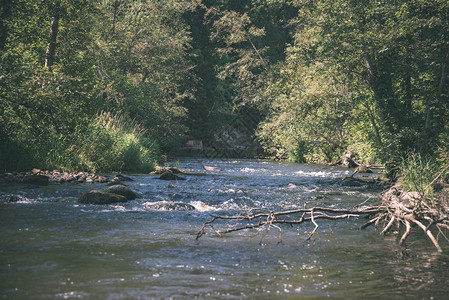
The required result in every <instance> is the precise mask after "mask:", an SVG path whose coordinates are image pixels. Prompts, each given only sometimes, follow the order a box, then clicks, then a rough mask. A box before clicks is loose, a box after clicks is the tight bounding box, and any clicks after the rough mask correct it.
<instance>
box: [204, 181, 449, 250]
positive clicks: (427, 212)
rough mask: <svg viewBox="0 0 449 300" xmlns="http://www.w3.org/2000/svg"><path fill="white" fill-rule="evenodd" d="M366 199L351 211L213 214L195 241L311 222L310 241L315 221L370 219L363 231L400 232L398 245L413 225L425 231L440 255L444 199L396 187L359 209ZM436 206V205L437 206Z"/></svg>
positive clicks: (448, 217) (447, 225) (448, 212)
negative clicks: (377, 201)
mask: <svg viewBox="0 0 449 300" xmlns="http://www.w3.org/2000/svg"><path fill="white" fill-rule="evenodd" d="M442 197H443V196H442ZM367 200H369V199H367ZM367 200H365V201H364V202H363V203H361V204H359V205H357V206H355V207H353V208H351V209H336V208H327V207H312V208H306V207H304V208H302V209H294V210H287V211H279V212H258V213H254V212H252V211H250V212H246V213H243V214H238V215H234V216H219V215H212V216H211V219H210V220H209V221H207V222H205V223H204V224H203V226H202V227H201V229H200V231H199V232H198V233H197V236H196V239H199V238H200V237H202V236H203V235H205V234H206V233H207V232H206V231H207V229H208V228H211V229H212V230H213V231H214V232H215V233H217V234H218V235H220V236H221V235H223V234H227V233H231V232H235V231H241V230H249V229H262V230H263V229H265V230H269V229H271V228H276V229H278V230H281V227H280V226H281V225H283V224H289V225H300V224H302V223H312V224H313V225H314V228H313V230H312V231H311V232H310V233H309V235H308V237H307V240H309V239H310V238H311V237H312V236H313V235H314V233H315V232H316V231H317V229H318V228H319V224H318V222H319V220H321V219H325V220H343V219H348V218H358V217H367V218H368V219H369V220H368V221H367V222H366V223H365V224H363V225H362V226H361V228H362V229H364V228H367V227H369V226H371V225H374V226H375V227H376V228H379V227H380V233H381V234H382V235H385V234H387V233H389V232H391V231H392V228H395V230H394V231H395V232H396V233H397V234H398V238H399V234H400V232H402V235H401V236H400V238H399V245H400V246H405V241H406V239H407V237H408V236H409V234H410V233H411V231H412V226H415V225H416V226H417V227H418V228H419V229H421V230H422V231H423V232H424V234H425V235H426V236H427V237H428V238H429V239H430V241H431V242H432V243H433V245H434V246H435V248H436V249H437V251H439V252H441V251H442V249H441V247H440V245H439V241H438V238H439V237H440V236H442V237H443V238H444V239H446V240H447V241H449V240H448V238H447V237H446V235H445V233H444V231H443V230H446V229H449V209H448V207H447V199H445V198H444V199H443V198H441V199H439V201H438V202H432V200H431V199H427V198H426V197H425V196H424V194H419V193H416V192H405V191H403V190H401V188H400V187H399V186H397V185H396V186H393V187H391V188H390V189H389V190H387V191H386V192H385V193H384V195H383V197H382V201H381V204H380V205H376V206H362V205H363V204H364V203H365V202H367ZM435 203H439V204H438V205H436V204H435ZM219 220H221V221H223V222H225V223H226V224H227V226H226V228H225V229H215V228H214V225H215V224H216V221H219ZM231 224H233V225H231ZM394 225H396V226H394ZM218 226H219V225H218ZM432 231H434V232H435V231H437V232H438V235H437V237H435V235H434V234H433V233H432Z"/></svg>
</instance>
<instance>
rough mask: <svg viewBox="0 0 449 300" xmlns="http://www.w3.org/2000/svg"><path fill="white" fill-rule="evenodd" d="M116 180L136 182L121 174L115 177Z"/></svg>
mask: <svg viewBox="0 0 449 300" xmlns="http://www.w3.org/2000/svg"><path fill="white" fill-rule="evenodd" d="M114 178H117V179H118V180H120V181H134V180H133V179H132V178H129V177H126V176H124V175H121V174H117V175H115V177H114Z"/></svg>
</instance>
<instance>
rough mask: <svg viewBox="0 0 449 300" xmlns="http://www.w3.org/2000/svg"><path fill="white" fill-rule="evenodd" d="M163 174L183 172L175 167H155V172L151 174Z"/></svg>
mask: <svg viewBox="0 0 449 300" xmlns="http://www.w3.org/2000/svg"><path fill="white" fill-rule="evenodd" d="M165 172H172V173H173V174H184V172H183V171H181V170H180V169H179V168H177V167H159V166H157V167H156V170H155V171H154V172H152V174H156V175H161V174H164V173H165Z"/></svg>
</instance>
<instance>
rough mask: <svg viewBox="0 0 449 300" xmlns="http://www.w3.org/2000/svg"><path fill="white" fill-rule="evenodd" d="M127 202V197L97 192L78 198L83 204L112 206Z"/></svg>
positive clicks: (93, 191) (90, 192)
mask: <svg viewBox="0 0 449 300" xmlns="http://www.w3.org/2000/svg"><path fill="white" fill-rule="evenodd" d="M127 201H128V199H126V197H125V196H122V195H118V194H113V193H107V192H100V191H96V190H92V191H89V192H87V193H85V194H84V195H82V196H81V197H79V198H78V202H79V203H83V204H112V203H123V202H127Z"/></svg>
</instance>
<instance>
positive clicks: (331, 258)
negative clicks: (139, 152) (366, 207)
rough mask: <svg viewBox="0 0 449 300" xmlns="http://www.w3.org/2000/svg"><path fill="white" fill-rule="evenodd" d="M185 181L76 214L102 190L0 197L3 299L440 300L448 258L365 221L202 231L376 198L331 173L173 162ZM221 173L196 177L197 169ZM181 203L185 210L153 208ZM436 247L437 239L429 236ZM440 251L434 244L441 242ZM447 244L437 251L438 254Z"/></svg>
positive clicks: (140, 186) (147, 179)
mask: <svg viewBox="0 0 449 300" xmlns="http://www.w3.org/2000/svg"><path fill="white" fill-rule="evenodd" d="M176 163H177V164H179V168H181V169H182V170H185V171H187V172H191V173H195V174H196V175H188V176H184V177H185V178H186V180H182V181H163V180H158V179H156V178H157V177H155V176H153V175H151V176H148V175H147V176H138V175H136V176H131V177H132V178H133V179H135V181H133V182H130V183H128V186H129V187H130V188H131V189H133V190H134V191H136V192H138V193H140V195H141V196H142V198H140V199H137V200H133V201H130V202H127V203H125V204H120V205H104V206H101V205H84V204H79V203H77V201H76V200H77V198H78V197H79V196H80V195H82V194H83V193H84V192H86V191H88V190H91V189H100V190H102V189H104V188H105V185H104V184H95V185H88V184H61V185H50V186H46V187H38V188H37V187H24V186H22V187H18V186H8V187H7V186H2V187H0V199H1V197H3V198H5V197H7V195H12V194H13V195H19V197H20V199H21V200H20V201H18V202H16V203H0V294H1V297H2V298H4V299H30V298H33V299H50V298H52V299H58V298H62V299H67V298H83V299H170V298H173V299H194V298H198V299H218V298H219V299H241V298H250V299H273V298H280V299H319V298H324V297H332V298H341V299H359V298H362V297H363V298H366V299H378V298H384V299H391V298H394V299H405V298H412V299H446V297H447V293H448V292H449V287H448V285H447V283H448V280H449V265H448V264H449V256H448V254H447V253H448V252H449V248H448V247H445V248H444V249H443V250H444V252H443V253H442V254H441V253H440V254H439V253H437V252H436V251H435V249H434V247H433V245H432V244H431V243H430V242H429V241H428V240H427V239H426V238H424V237H422V236H421V233H420V232H419V233H416V234H412V235H411V236H410V237H409V239H408V242H407V246H408V247H409V250H408V251H407V252H408V255H404V254H403V253H402V252H401V250H400V249H399V248H398V246H397V243H396V240H395V237H394V236H386V237H383V236H380V234H379V231H376V230H374V229H373V228H368V229H366V230H360V229H359V228H360V226H361V225H362V224H364V223H365V222H366V220H364V219H355V218H354V219H348V220H340V221H326V220H320V222H319V224H320V227H319V228H318V230H317V232H316V233H315V234H314V235H313V237H312V239H311V241H308V242H306V239H307V236H308V234H309V232H310V231H311V230H312V229H313V225H311V224H304V225H301V226H297V227H290V226H285V227H282V228H281V230H282V236H280V234H279V233H280V232H279V230H277V229H275V228H272V229H271V230H270V231H268V232H266V231H255V230H252V231H239V232H235V233H230V234H228V235H225V236H223V237H220V236H218V235H217V234H214V233H213V232H211V231H209V234H207V235H205V236H203V237H201V238H200V239H199V240H196V239H195V237H196V233H197V232H198V231H199V229H200V228H201V225H202V224H203V223H204V222H205V221H208V220H209V219H210V215H211V214H227V215H229V214H234V213H239V212H244V211H247V210H249V209H266V210H271V211H276V210H285V209H292V208H300V207H303V206H304V203H305V202H307V203H306V205H307V206H308V207H311V206H314V205H320V206H331V207H336V208H337V207H338V208H339V207H341V208H351V207H353V206H354V205H356V204H358V203H360V202H362V201H364V200H365V199H367V198H369V197H374V198H373V199H371V200H369V201H370V203H374V202H375V201H376V195H378V193H379V192H380V191H379V190H374V189H371V188H369V187H367V186H365V185H356V186H353V185H348V184H346V183H345V182H344V181H342V180H341V178H342V177H344V176H347V175H350V174H351V173H350V172H351V171H350V170H347V169H342V168H338V167H325V166H319V165H304V164H290V163H281V162H269V161H262V160H232V159H220V160H219V159H214V160H211V159H182V160H179V161H178V162H176ZM203 165H208V166H215V167H220V168H222V169H223V171H212V172H211V171H205V170H203V168H202V166H203ZM172 201H175V202H184V203H188V204H191V205H193V206H195V207H196V209H197V210H196V211H180V210H176V211H168V210H161V209H157V207H159V206H157V205H155V204H161V203H165V202H172ZM440 238H442V237H440ZM442 244H443V246H444V245H445V243H442ZM446 244H447V243H446Z"/></svg>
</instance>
